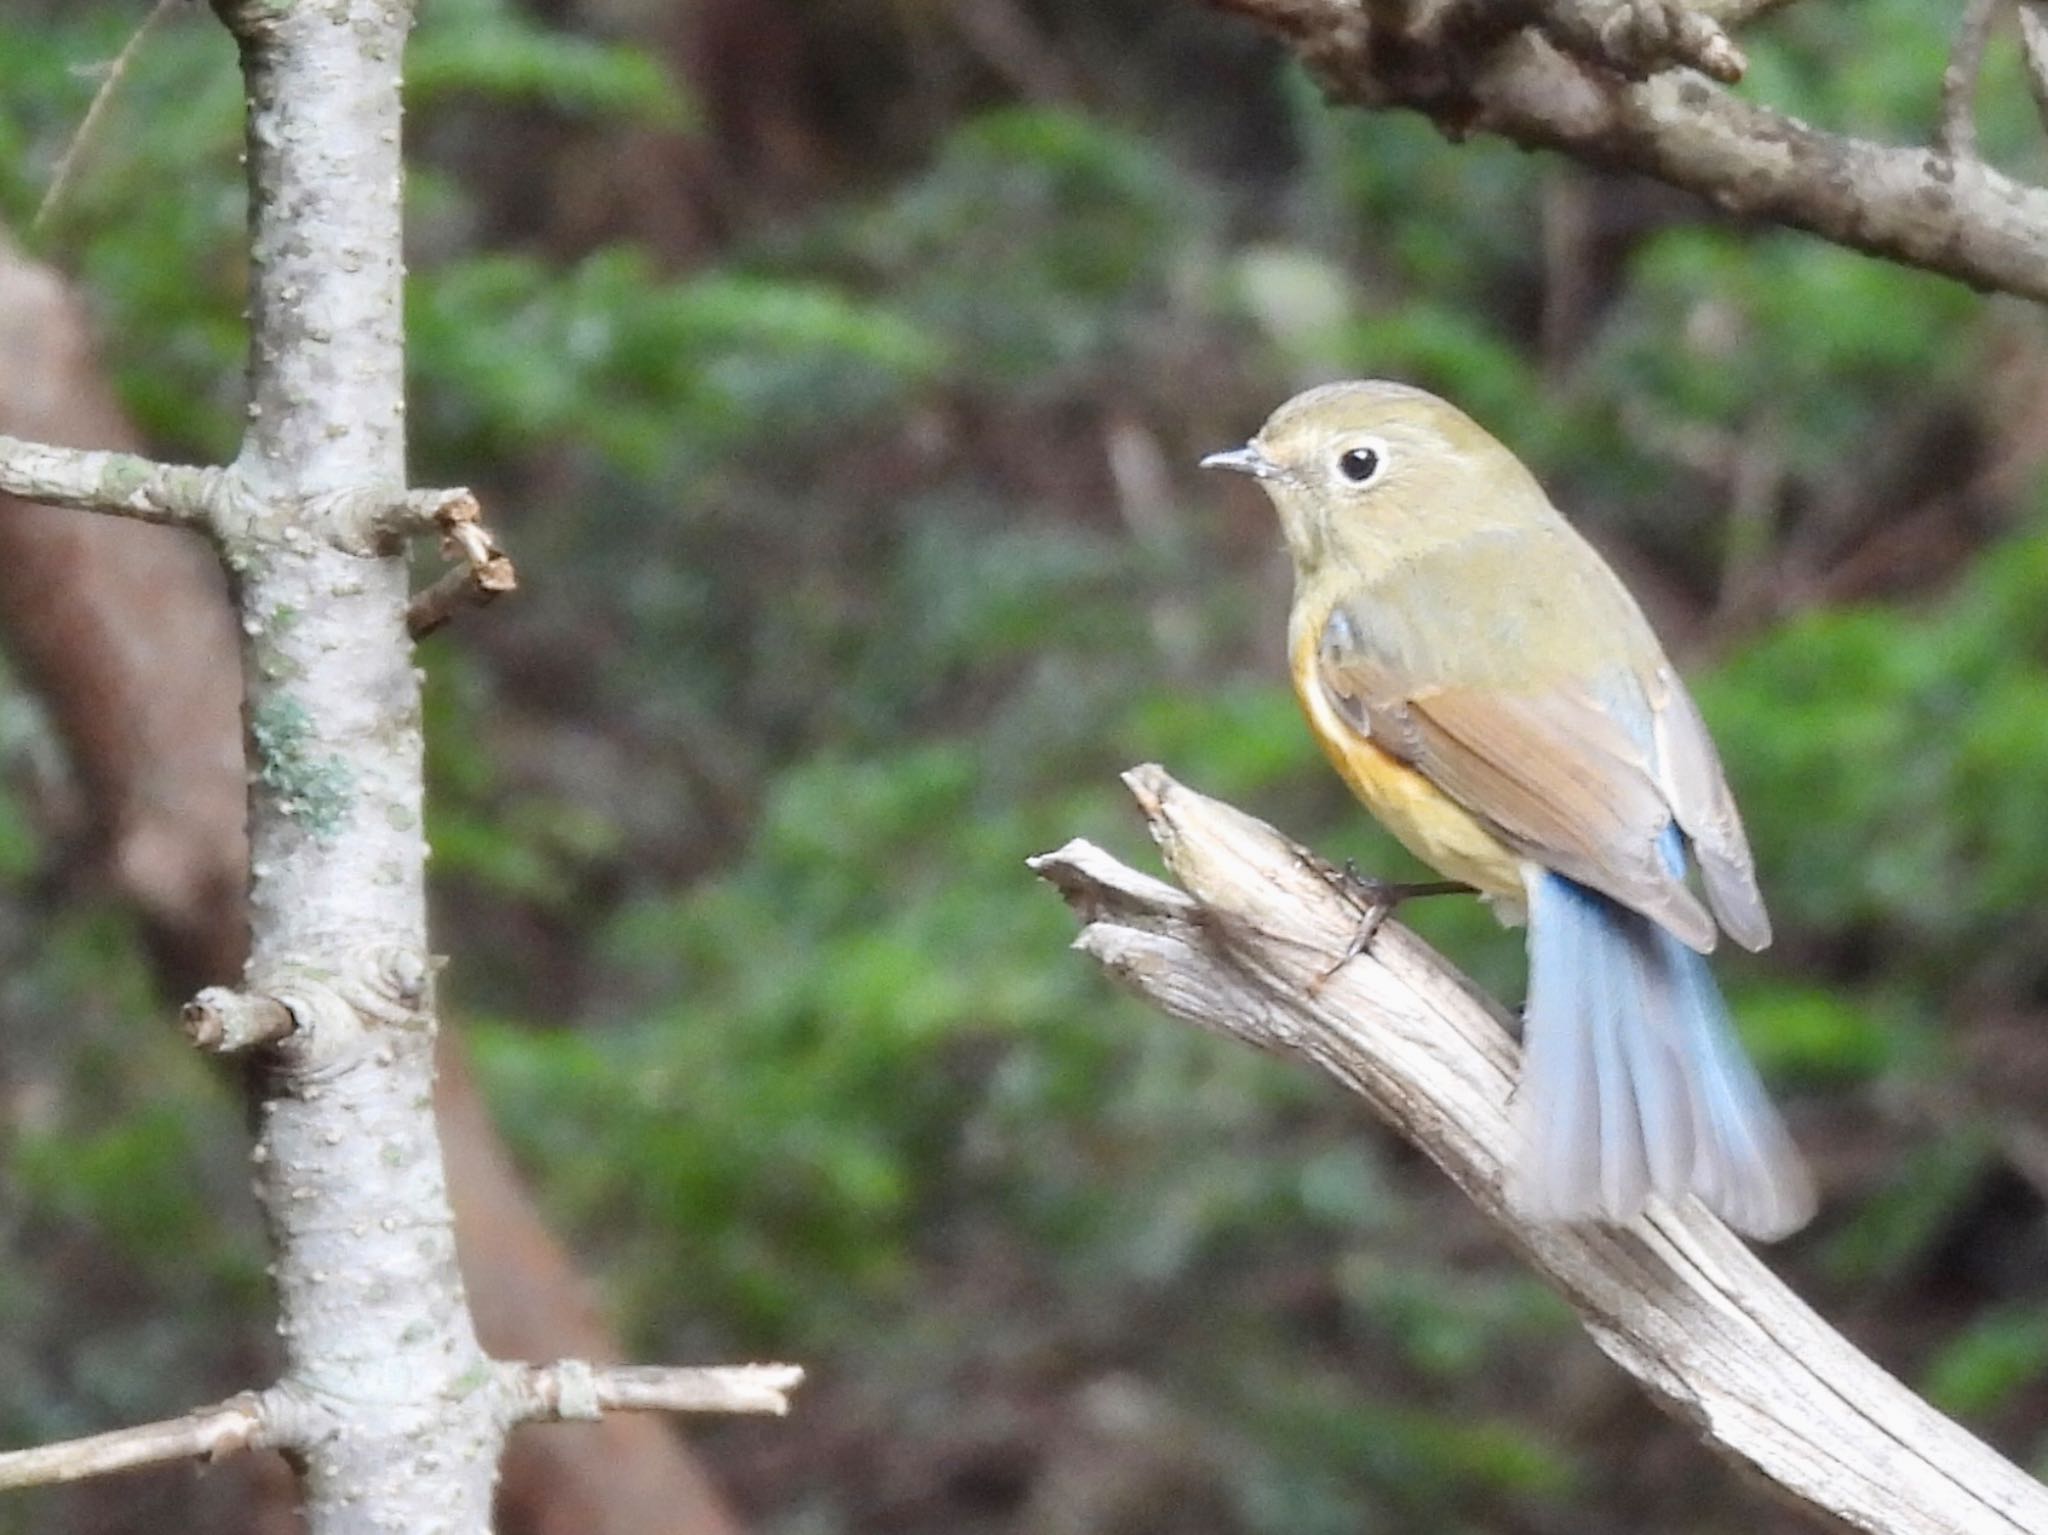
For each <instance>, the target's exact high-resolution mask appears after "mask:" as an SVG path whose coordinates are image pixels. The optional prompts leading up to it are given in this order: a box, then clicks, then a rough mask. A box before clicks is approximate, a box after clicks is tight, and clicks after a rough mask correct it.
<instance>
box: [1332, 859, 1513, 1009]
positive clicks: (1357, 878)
mask: <svg viewBox="0 0 2048 1535" xmlns="http://www.w3.org/2000/svg"><path fill="white" fill-rule="evenodd" d="M1318 863H1319V866H1320V872H1321V873H1322V876H1323V878H1324V879H1325V880H1327V881H1328V882H1329V884H1330V887H1331V888H1332V889H1333V890H1335V891H1336V892H1337V893H1338V894H1339V895H1341V896H1343V897H1344V899H1345V900H1347V901H1349V902H1350V903H1351V904H1352V905H1353V906H1354V907H1356V908H1357V909H1358V926H1357V928H1356V929H1355V930H1354V931H1353V932H1352V934H1351V941H1350V942H1349V943H1347V944H1346V945H1345V946H1344V952H1343V953H1342V954H1340V955H1338V956H1337V958H1336V960H1335V961H1334V962H1333V963H1332V964H1331V965H1330V966H1329V968H1328V969H1326V970H1324V971H1323V972H1322V974H1320V975H1318V976H1317V977H1316V978H1315V979H1314V980H1313V981H1311V982H1310V983H1309V988H1308V990H1309V995H1310V996H1314V995H1315V994H1316V993H1317V992H1319V991H1321V990H1322V989H1323V987H1324V985H1326V984H1327V983H1328V981H1329V979H1330V977H1331V976H1333V975H1335V974H1336V973H1337V972H1338V971H1339V970H1342V969H1343V968H1344V967H1345V966H1346V965H1348V964H1350V963H1351V962H1352V961H1353V960H1354V959H1356V958H1358V956H1359V955H1361V954H1363V953H1364V952H1365V951H1366V950H1367V949H1369V948H1371V947H1372V941H1373V939H1375V938H1377V937H1378V936H1379V932H1380V929H1381V927H1383V926H1384V925H1385V924H1386V920H1387V918H1389V917H1391V916H1392V915H1393V914H1394V909H1395V908H1396V907H1398V906H1400V905H1401V904H1402V903H1403V902H1406V901H1416V900H1422V899H1424V898H1425V897H1428V896H1433V895H1476V894H1478V891H1477V890H1475V889H1474V888H1473V887H1472V886H1470V885H1468V884H1465V883H1464V882H1463V881H1462V880H1455V879H1428V880H1416V881H1412V882H1409V883H1400V882H1397V881H1394V880H1384V879H1374V878H1373V877H1372V876H1371V875H1369V874H1361V873H1359V871H1358V865H1356V864H1355V863H1353V862H1352V861H1351V860H1350V859H1348V858H1347V859H1345V860H1344V867H1343V868H1341V869H1338V868H1334V867H1332V866H1331V865H1329V864H1326V863H1321V861H1320V860H1318Z"/></svg>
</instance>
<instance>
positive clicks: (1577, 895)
mask: <svg viewBox="0 0 2048 1535" xmlns="http://www.w3.org/2000/svg"><path fill="white" fill-rule="evenodd" d="M1526 1039H1527V1051H1526V1061H1527V1064H1526V1066H1525V1067H1524V1072H1523V1081H1522V1086H1521V1089H1520V1092H1519V1095H1518V1105H1519V1106H1518V1113H1519V1115H1520V1118H1521V1121H1522V1125H1523V1133H1524V1140H1525V1143H1526V1153H1525V1159H1524V1161H1523V1162H1521V1163H1520V1164H1518V1167H1517V1170H1516V1178H1515V1181H1514V1184H1513V1186H1512V1188H1511V1191H1510V1192H1511V1194H1512V1197H1513V1198H1514V1200H1515V1203H1516V1205H1517V1206H1518V1207H1519V1208H1521V1209H1522V1210H1524V1211H1525V1212H1527V1213H1529V1214H1531V1215H1534V1216H1538V1217H1541V1218H1547V1219H1555V1220H1604V1221H1614V1222H1621V1221H1627V1220H1629V1219H1632V1218H1633V1217H1634V1216H1635V1215H1636V1214H1637V1213H1639V1212H1640V1211H1641V1209H1642V1207H1643V1204H1644V1201H1645V1200H1646V1199H1647V1198H1648V1197H1649V1196H1650V1195H1652V1194H1654V1195H1657V1196H1659V1197H1661V1198H1664V1199H1677V1198H1679V1197H1681V1196H1682V1195H1684V1194H1686V1193H1688V1192H1691V1193H1694V1194H1697V1195H1698V1196H1699V1197H1700V1198H1701V1199H1702V1200H1704V1201H1705V1202H1706V1203H1707V1204H1708V1205H1709V1206H1710V1207H1711V1208H1713V1209H1714V1210H1715V1211H1716V1212H1717V1213H1719V1214H1720V1215H1721V1217H1722V1218H1723V1219H1725V1220H1726V1221H1727V1222H1728V1223H1729V1224H1730V1225H1732V1226H1734V1227H1736V1228H1737V1229H1738V1230H1741V1231H1744V1232H1746V1233H1748V1234H1749V1235H1751V1236H1755V1237H1760V1238H1769V1237H1776V1236H1783V1235H1785V1234H1786V1233H1788V1232H1790V1231H1793V1230H1795V1229H1797V1228H1798V1227H1799V1226H1801V1225H1803V1224H1804V1223H1805V1221H1806V1220H1807V1218H1808V1217H1809V1216H1810V1215H1811V1214H1812V1211H1813V1193H1812V1190H1811V1187H1810V1186H1809V1184H1808V1182H1807V1178H1806V1173H1805V1170H1804V1168H1803V1166H1802V1165H1801V1163H1800V1159H1799V1154H1798V1152H1797V1150H1796V1149H1794V1147H1793V1145H1792V1141H1791V1137H1790V1136H1789V1135H1788V1134H1787V1133H1786V1131H1785V1128H1784V1125H1783V1123H1782V1122H1781V1121H1780V1120H1779V1118H1778V1115H1777V1112H1776V1110H1774V1109H1773V1108H1772V1107H1771V1103H1770V1100H1769V1099H1768V1098H1767V1097H1766V1096H1765V1093H1764V1089H1763V1084H1762V1083H1761V1082H1759V1081H1758V1080H1757V1076H1756V1072H1755V1069H1754V1068H1753V1067H1751V1065H1750V1064H1749V1061H1748V1060H1747V1058H1746V1057H1745V1056H1744V1055H1743V1053H1742V1047H1741V1045H1740V1043H1739V1042H1738V1041H1737V1039H1736V1037H1735V1033H1734V1029H1733V1026H1732V1024H1731V1023H1730V1021H1729V1018H1728V1011H1727V1007H1726V1005H1725V1004H1724V1003H1723V1002H1722V1000H1721V994H1720V991H1719V989H1718V988H1717V987H1716V986H1715V984H1714V979H1713V976H1712V974H1711V973H1710V972H1709V971H1708V969H1707V964H1706V961H1705V959H1703V958H1702V957H1701V956H1700V955H1699V954H1696V953H1694V952H1693V951H1692V950H1691V949H1689V948H1687V947H1686V946H1685V945H1684V944H1683V943H1682V942H1680V941H1679V940H1678V939H1677V938H1674V937H1673V936H1672V935H1671V934H1669V933H1667V932H1666V931H1665V930H1664V929H1663V928H1661V927H1659V926H1658V925H1657V924H1656V923H1654V922H1652V921H1650V920H1649V919H1648V918H1646V917H1642V916H1640V915H1638V914H1637V913H1635V912H1632V911H1629V910H1628V909H1626V908H1625V907H1622V906H1619V905H1617V904H1616V903H1615V902H1613V901H1611V900H1609V899H1608V898H1607V897H1605V896H1603V895H1600V894H1598V893H1597V892H1595V891H1592V890H1589V889H1587V888H1586V887H1585V886H1583V885H1580V884H1577V883H1575V882H1574V881H1572V880H1569V879H1566V878H1565V877H1564V876H1562V875H1559V874H1552V873H1548V872H1542V871H1538V872H1535V873H1534V874H1532V877H1531V879H1530V885H1529V1007H1528V1026H1527V1031H1526Z"/></svg>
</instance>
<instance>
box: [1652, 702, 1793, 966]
mask: <svg viewBox="0 0 2048 1535" xmlns="http://www.w3.org/2000/svg"><path fill="white" fill-rule="evenodd" d="M1649 692H1650V708H1651V721H1652V725H1651V729H1652V740H1653V742H1654V744H1655V747H1656V760H1657V780H1658V782H1659V784H1661V785H1662V787H1663V790H1664V796H1665V798H1666V799H1667V800H1668V801H1669V802H1670V804H1671V811H1672V814H1673V815H1674V816H1676V817H1677V820H1678V825H1679V828H1680V829H1681V830H1682V831H1684V833H1685V834H1686V836H1688V837H1690V838H1691V839H1692V845H1693V851H1694V852H1695V853H1696V854H1697V855H1698V856H1699V861H1700V881H1701V883H1702V884H1704V885H1705V886H1706V890H1707V902H1708V904H1709V905H1711V906H1712V907H1713V908H1714V915H1715V916H1716V917H1718V918H1719V919H1720V922H1721V928H1722V930H1723V931H1724V932H1726V933H1727V934H1728V936H1729V937H1730V938H1733V939H1734V940H1735V941H1736V942H1737V943H1739V944H1741V945H1742V946H1743V947H1744V948H1745V949H1762V948H1766V947H1768V946H1769V944H1770V941H1771V918H1770V914H1769V913H1768V912H1766V911H1765V910H1764V898H1763V892H1762V891H1760V890H1758V889H1757V886H1756V862H1755V860H1754V859H1752V858H1751V857H1750V852H1749V837H1748V835H1747V834H1746V833H1745V832H1744V831H1743V829H1742V816H1741V813H1740V812H1738V811H1737V810H1736V808H1735V796H1734V795H1732V794H1730V793H1729V792H1728V780H1727V778H1726V776H1725V775H1723V773H1722V771H1721V757H1720V754H1719V753H1718V752H1716V751H1715V750H1714V741H1713V737H1711V736H1709V735H1708V734H1707V723H1706V721H1705V720H1703V719H1701V718H1700V711H1699V707H1698V706H1697V705H1696V704H1694V703H1693V701H1692V694H1691V693H1689V692H1687V691H1686V687H1685V683H1684V682H1683V681H1681V680H1680V679H1679V676H1678V674H1677V673H1676V672H1674V671H1673V670H1672V669H1671V667H1670V666H1669V665H1668V664H1666V665H1663V666H1661V667H1659V668H1658V670H1657V672H1656V674H1655V675H1654V676H1653V677H1652V679H1651V682H1650V688H1649Z"/></svg>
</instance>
